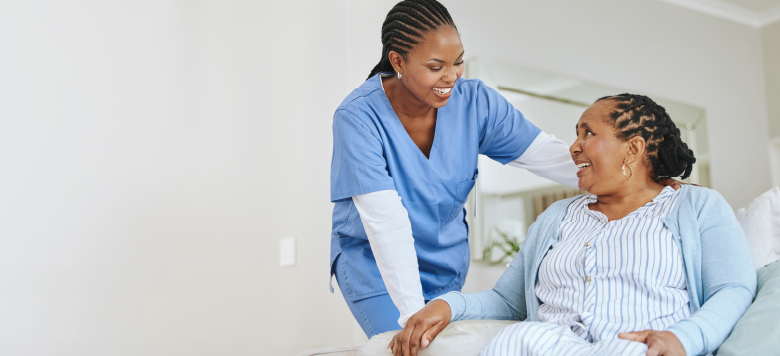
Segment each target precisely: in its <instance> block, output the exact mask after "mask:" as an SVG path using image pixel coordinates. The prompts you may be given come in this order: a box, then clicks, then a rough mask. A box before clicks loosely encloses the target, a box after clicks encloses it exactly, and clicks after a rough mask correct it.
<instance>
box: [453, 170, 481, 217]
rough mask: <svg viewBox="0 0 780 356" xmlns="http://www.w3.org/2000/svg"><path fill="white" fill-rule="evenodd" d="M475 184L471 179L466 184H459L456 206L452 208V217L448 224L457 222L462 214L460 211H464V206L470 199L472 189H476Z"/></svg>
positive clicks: (456, 190) (456, 192) (456, 188)
mask: <svg viewBox="0 0 780 356" xmlns="http://www.w3.org/2000/svg"><path fill="white" fill-rule="evenodd" d="M475 182H476V181H475V180H473V179H469V180H467V181H465V182H461V183H458V185H457V186H456V187H455V204H454V205H453V206H452V210H451V211H450V216H449V217H448V218H447V223H451V222H452V221H453V220H455V218H456V217H458V214H460V211H461V210H463V204H466V200H468V199H469V193H471V189H473V188H474V183H475Z"/></svg>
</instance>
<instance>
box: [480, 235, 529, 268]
mask: <svg viewBox="0 0 780 356" xmlns="http://www.w3.org/2000/svg"><path fill="white" fill-rule="evenodd" d="M494 235H498V238H495V237H494ZM489 236H490V238H489V241H490V242H489V243H488V244H487V246H485V249H484V250H482V260H483V261H485V262H491V263H501V262H503V261H504V260H506V259H507V257H509V258H514V257H515V255H516V254H517V252H518V251H520V243H521V241H518V239H517V238H515V237H510V236H509V234H507V233H506V232H504V231H501V229H499V228H497V227H495V226H494V227H493V228H491V229H490V235H489ZM495 249H499V250H500V251H501V252H502V255H501V257H499V258H498V259H495V260H494V259H493V251H494V250H495Z"/></svg>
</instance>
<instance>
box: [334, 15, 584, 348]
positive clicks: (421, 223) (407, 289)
mask: <svg viewBox="0 0 780 356" xmlns="http://www.w3.org/2000/svg"><path fill="white" fill-rule="evenodd" d="M463 55H464V50H463V46H462V45H461V41H460V35H459V34H458V31H457V28H456V27H455V24H454V22H453V21H452V18H451V17H450V15H449V13H448V12H447V9H446V8H445V7H444V6H443V5H442V4H440V3H439V2H437V1H435V0H415V1H402V2H399V3H398V4H397V5H396V6H395V7H393V8H392V10H390V12H389V13H388V14H387V18H386V19H385V22H384V24H383V25H382V59H381V61H380V62H379V64H377V65H376V67H375V68H374V70H373V71H371V74H370V75H369V77H368V79H367V80H366V81H365V82H364V83H363V84H362V85H361V86H360V87H358V88H357V89H355V90H354V91H353V92H352V93H351V94H350V95H349V96H347V98H346V99H344V101H343V102H342V103H341V105H340V106H339V107H338V109H337V110H336V113H335V115H334V117H333V160H332V163H331V201H332V202H334V203H335V206H334V208H333V227H332V234H331V257H330V265H331V276H333V275H335V276H336V280H337V282H338V285H339V289H340V290H341V293H342V294H343V296H344V299H345V300H346V302H347V305H348V306H349V309H350V311H351V312H352V314H353V315H354V316H355V319H357V321H358V323H359V324H360V326H361V327H362V328H363V331H364V332H365V333H366V335H367V336H368V337H371V336H373V335H376V334H378V333H382V332H385V331H389V330H397V329H400V328H401V327H402V326H403V325H404V324H405V323H406V320H407V319H408V318H409V317H410V316H411V315H413V314H414V313H415V312H417V311H418V310H419V309H421V308H422V307H423V306H424V305H425V303H426V302H427V301H429V300H431V299H433V298H436V297H438V296H440V295H442V294H445V293H447V292H450V291H460V289H461V287H463V283H464V282H465V279H466V273H467V271H468V268H469V260H470V256H469V244H468V226H467V224H466V221H465V209H464V204H465V202H466V199H467V198H468V195H469V192H470V191H471V190H472V188H473V187H474V184H475V179H476V178H477V156H478V155H480V154H483V155H486V156H488V157H490V158H492V159H494V160H496V161H498V162H501V163H502V164H509V165H513V166H516V167H519V168H525V169H527V170H529V171H531V172H533V173H535V174H537V175H539V176H542V177H546V178H548V179H552V180H554V181H557V182H560V183H563V184H565V185H568V186H571V187H577V177H576V171H577V168H576V166H575V165H574V163H573V162H572V160H571V157H570V154H569V149H568V146H567V145H566V144H565V143H564V142H562V141H560V140H558V139H556V138H555V137H553V136H550V135H548V134H545V133H544V132H541V130H540V129H539V128H537V127H536V126H534V125H533V124H532V123H531V122H529V121H528V120H526V118H525V117H523V114H521V113H520V112H519V111H518V110H516V109H515V108H514V107H512V105H511V104H510V103H509V102H507V101H506V100H505V99H504V98H503V97H502V96H501V95H500V94H498V93H497V92H496V91H495V90H493V89H491V88H488V87H486V86H485V84H484V83H482V82H481V81H479V80H466V79H463V78H461V75H462V74H463ZM331 290H332V289H331Z"/></svg>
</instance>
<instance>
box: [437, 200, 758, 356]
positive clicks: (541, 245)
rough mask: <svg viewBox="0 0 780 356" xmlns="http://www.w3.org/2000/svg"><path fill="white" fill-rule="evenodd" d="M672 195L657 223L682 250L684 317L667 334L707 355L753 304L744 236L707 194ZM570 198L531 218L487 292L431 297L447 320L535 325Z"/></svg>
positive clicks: (726, 207)
mask: <svg viewBox="0 0 780 356" xmlns="http://www.w3.org/2000/svg"><path fill="white" fill-rule="evenodd" d="M680 189H682V191H681V192H680V196H679V197H678V200H677V203H676V204H675V206H674V207H673V208H672V211H670V212H669V214H668V215H667V216H666V217H665V218H664V219H663V222H664V224H665V225H666V227H668V228H669V230H671V231H672V234H673V235H674V238H675V241H676V242H677V247H678V248H679V249H680V251H682V255H683V261H684V263H685V275H686V283H687V287H688V295H689V297H690V306H691V314H692V315H691V316H690V317H688V318H687V319H684V320H681V321H680V322H678V323H677V324H675V325H672V326H671V327H670V328H669V329H668V331H671V332H672V333H674V334H675V336H677V338H678V339H680V342H682V344H683V346H684V347H685V351H686V353H687V354H688V355H704V354H711V353H712V352H714V351H715V350H717V348H718V347H719V346H720V344H721V343H723V341H724V340H725V339H726V337H728V335H729V333H731V329H732V328H734V325H736V323H737V321H738V320H739V318H740V317H742V314H744V313H745V311H746V310H747V308H748V307H749V306H750V303H752V302H753V298H754V297H755V294H756V270H755V269H754V268H753V262H752V259H751V257H750V250H749V248H748V244H747V239H746V238H745V233H744V232H743V231H742V228H741V227H740V225H739V222H737V219H736V217H735V216H734V212H733V211H732V209H731V206H729V204H728V203H726V200H725V199H723V197H722V196H721V195H720V194H718V192H716V191H714V190H711V189H707V188H702V187H697V186H692V185H683V187H682V188H680ZM575 199H577V197H575V198H571V199H566V200H562V201H559V202H556V203H554V204H553V205H552V206H550V207H549V208H548V209H547V210H546V211H545V212H544V213H542V214H541V215H539V218H538V219H537V220H536V222H535V223H533V224H532V225H531V227H530V228H529V229H528V235H527V237H526V239H525V241H524V242H523V244H522V245H521V246H520V251H519V252H518V253H517V256H516V257H515V259H514V260H513V261H512V263H511V265H510V267H509V268H508V269H507V270H506V272H504V274H503V275H502V276H501V278H500V279H499V280H498V282H497V283H496V286H495V287H494V288H493V290H488V291H482V292H477V293H470V294H461V293H458V292H450V293H447V294H445V295H443V296H441V297H439V298H436V299H442V300H444V301H446V302H447V303H448V304H449V305H450V308H451V310H452V320H451V321H455V320H464V319H497V320H528V321H539V305H540V301H539V299H538V298H537V297H536V288H535V286H536V281H537V275H538V273H537V272H538V269H539V265H540V264H541V263H542V258H543V257H544V256H545V254H546V253H547V251H548V250H549V249H550V247H551V246H552V245H553V243H554V242H555V241H557V240H558V237H559V235H560V231H559V228H560V223H561V221H562V220H563V217H564V215H565V214H566V208H567V207H568V206H569V204H570V203H571V202H572V201H574V200H575ZM637 331H638V330H637Z"/></svg>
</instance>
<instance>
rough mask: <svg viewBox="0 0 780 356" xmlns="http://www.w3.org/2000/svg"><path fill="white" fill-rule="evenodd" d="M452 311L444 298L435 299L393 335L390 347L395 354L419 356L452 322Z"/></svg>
mask: <svg viewBox="0 0 780 356" xmlns="http://www.w3.org/2000/svg"><path fill="white" fill-rule="evenodd" d="M451 317H452V311H451V310H450V305H449V304H447V302H445V301H443V300H434V301H432V302H430V303H428V304H427V305H426V306H425V307H424V308H422V309H420V311H418V312H417V313H415V314H414V315H412V317H411V318H409V320H408V321H407V322H406V325H405V326H404V329H403V330H401V332H400V333H398V334H397V335H395V337H393V340H392V341H390V345H389V346H388V348H390V349H391V350H393V356H417V351H419V350H420V349H424V348H426V347H428V345H429V344H430V343H431V341H433V338H435V337H436V335H438V334H439V332H440V331H442V329H444V327H445V326H447V324H449V323H450V318H451Z"/></svg>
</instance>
